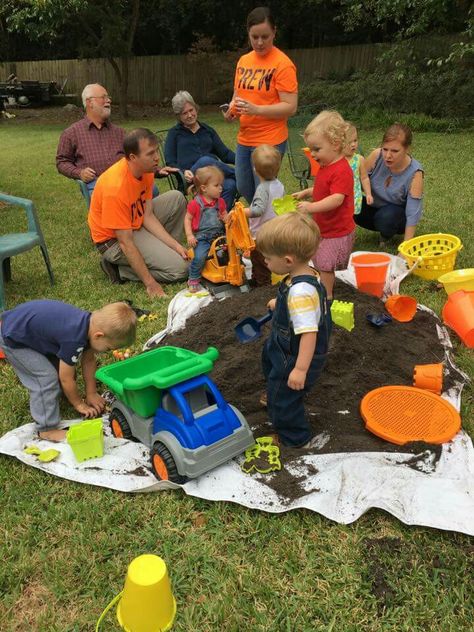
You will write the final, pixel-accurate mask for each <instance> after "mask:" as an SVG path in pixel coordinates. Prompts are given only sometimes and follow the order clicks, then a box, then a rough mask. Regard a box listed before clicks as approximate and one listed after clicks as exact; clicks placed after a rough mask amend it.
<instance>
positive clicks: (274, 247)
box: [257, 212, 321, 262]
mask: <svg viewBox="0 0 474 632" xmlns="http://www.w3.org/2000/svg"><path fill="white" fill-rule="evenodd" d="M320 240H321V235H320V232H319V228H318V226H317V224H316V222H315V221H314V220H313V219H312V218H311V217H308V215H304V214H303V213H298V212H294V213H287V214H286V215H280V216H278V217H275V218H274V219H271V220H270V221H269V222H266V223H265V224H264V225H263V226H262V227H261V228H260V230H259V231H258V233H257V248H258V249H259V250H260V252H261V253H262V254H265V255H276V256H277V257H284V256H285V255H293V256H294V257H296V258H297V259H298V260H299V261H301V262H307V261H309V260H310V259H311V257H312V256H313V255H314V253H315V252H316V250H317V249H318V246H319V242H320Z"/></svg>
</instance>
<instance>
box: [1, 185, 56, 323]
mask: <svg viewBox="0 0 474 632" xmlns="http://www.w3.org/2000/svg"><path fill="white" fill-rule="evenodd" d="M1 202H3V203H4V204H8V205H11V206H21V207H22V208H23V209H24V210H25V213H26V218H27V220H28V230H27V231H26V232H24V233H9V234H6V235H0V311H3V310H4V309H5V307H6V302H5V291H4V283H5V281H9V280H10V279H11V267H10V258H11V257H14V256H15V255H19V254H20V253H22V252H26V251H27V250H31V249H32V248H34V247H35V246H39V247H40V248H41V253H42V255H43V259H44V262H45V264H46V267H47V269H48V274H49V280H50V282H51V285H54V275H53V270H52V268H51V262H50V260H49V255H48V249H47V248H46V243H45V241H44V237H43V233H42V232H41V227H40V224H39V221H38V216H37V215H36V211H35V207H34V206H33V202H32V201H31V200H25V199H24V198H19V197H14V196H13V195H6V194H5V193H0V203H1ZM4 210H5V209H4V208H2V206H1V205H0V213H2V212H3V211H4Z"/></svg>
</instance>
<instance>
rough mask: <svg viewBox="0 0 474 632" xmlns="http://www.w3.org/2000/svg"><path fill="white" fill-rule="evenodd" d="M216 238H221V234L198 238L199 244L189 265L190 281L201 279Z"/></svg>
mask: <svg viewBox="0 0 474 632" xmlns="http://www.w3.org/2000/svg"><path fill="white" fill-rule="evenodd" d="M216 237H219V234H216V233H214V234H213V235H208V236H203V237H198V238H197V244H196V247H195V248H194V258H193V259H192V261H191V263H190V264H189V280H190V281H199V279H200V278H201V272H202V269H203V268H204V266H205V264H206V259H207V255H208V254H209V250H210V248H211V245H212V242H213V241H214V239H216Z"/></svg>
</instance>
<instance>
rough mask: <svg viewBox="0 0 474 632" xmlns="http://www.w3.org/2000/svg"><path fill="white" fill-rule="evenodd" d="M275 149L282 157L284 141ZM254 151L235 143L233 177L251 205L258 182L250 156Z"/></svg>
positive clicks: (240, 191) (284, 148) (251, 148)
mask: <svg viewBox="0 0 474 632" xmlns="http://www.w3.org/2000/svg"><path fill="white" fill-rule="evenodd" d="M275 147H276V148H277V149H278V151H279V152H280V154H281V155H282V157H283V156H284V154H285V151H286V140H285V141H284V142H283V143H280V144H279V145H275ZM255 149H256V146H255V147H248V146H247V145H239V144H238V143H237V149H236V150H235V177H236V179H237V189H238V190H239V193H240V194H241V195H243V197H244V198H245V199H246V200H247V202H248V203H249V204H251V203H252V200H253V196H254V195H255V189H256V188H257V186H258V184H259V182H260V180H259V177H258V176H257V174H256V173H255V171H254V168H253V164H252V154H253V152H254V150H255Z"/></svg>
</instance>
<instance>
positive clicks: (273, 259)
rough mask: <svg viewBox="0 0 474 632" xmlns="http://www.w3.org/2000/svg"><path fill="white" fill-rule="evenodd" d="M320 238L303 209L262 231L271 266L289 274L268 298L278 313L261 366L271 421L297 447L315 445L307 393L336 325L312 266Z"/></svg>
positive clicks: (260, 235)
mask: <svg viewBox="0 0 474 632" xmlns="http://www.w3.org/2000/svg"><path fill="white" fill-rule="evenodd" d="M319 240H320V235H319V229H318V227H317V225H316V224H315V222H314V221H313V220H312V219H311V218H310V217H307V216H304V215H303V214H301V213H289V214H288V215H282V216H280V217H276V218H275V219H272V220H270V221H269V222H267V223H265V224H264V225H263V226H262V227H261V229H260V231H259V232H258V234H257V248H258V249H259V250H260V252H261V253H263V256H264V257H265V263H266V265H267V266H268V268H269V269H270V271H271V272H275V274H286V275H287V276H286V277H285V278H284V279H283V280H282V281H281V283H280V285H279V288H278V297H277V298H276V299H272V300H271V301H269V303H268V307H269V309H272V310H273V312H274V313H273V320H272V329H271V333H270V336H269V338H268V339H267V340H266V342H265V345H264V348H263V355H262V365H263V373H264V375H265V379H266V381H267V408H268V413H269V416H270V421H271V423H272V425H273V427H274V429H275V431H276V433H277V435H278V439H279V440H281V442H282V443H283V445H286V446H291V447H296V448H309V447H311V439H312V437H313V433H312V431H311V426H310V423H309V421H308V419H307V417H306V414H305V410H304V405H303V397H304V395H305V393H307V392H308V391H309V390H310V389H311V388H312V387H313V386H314V384H315V382H316V380H317V379H318V377H319V375H320V373H321V371H322V369H323V367H324V364H325V361H326V354H327V350H328V341H329V336H330V333H331V327H332V322H331V313H330V310H329V307H328V305H327V302H326V291H325V289H324V286H323V285H322V284H321V283H320V280H319V275H318V273H317V272H316V271H315V270H314V269H313V268H311V267H310V266H308V261H309V260H310V259H311V257H313V255H314V253H315V252H316V250H317V248H318V244H319Z"/></svg>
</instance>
